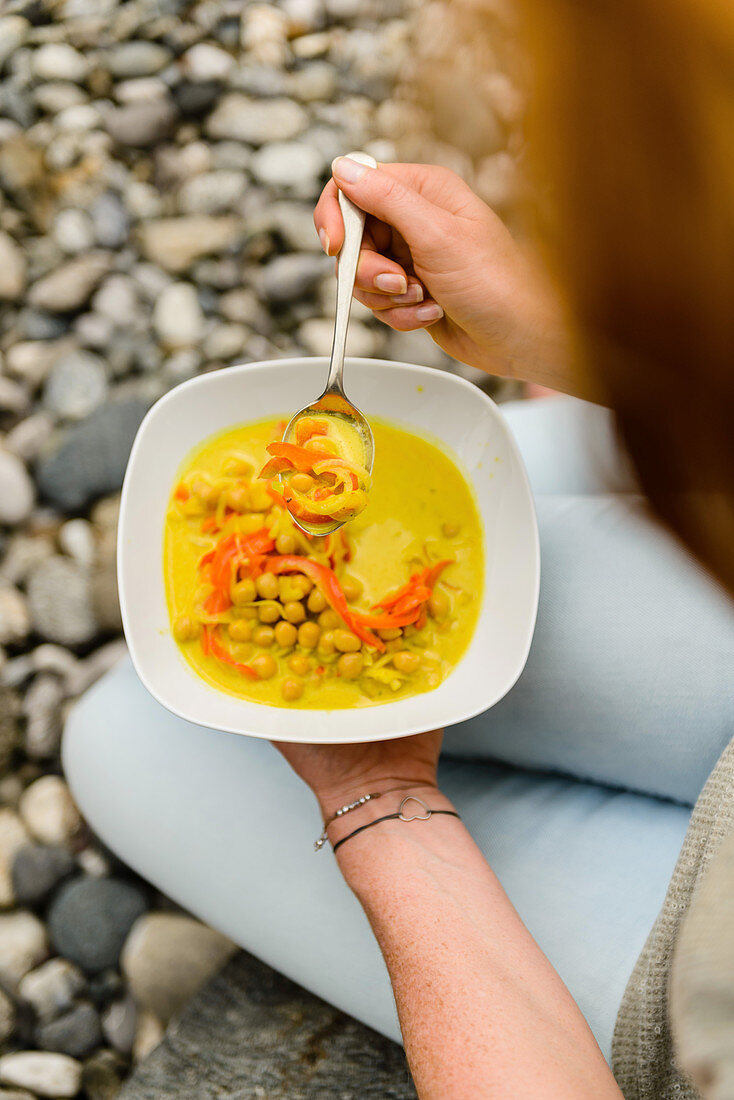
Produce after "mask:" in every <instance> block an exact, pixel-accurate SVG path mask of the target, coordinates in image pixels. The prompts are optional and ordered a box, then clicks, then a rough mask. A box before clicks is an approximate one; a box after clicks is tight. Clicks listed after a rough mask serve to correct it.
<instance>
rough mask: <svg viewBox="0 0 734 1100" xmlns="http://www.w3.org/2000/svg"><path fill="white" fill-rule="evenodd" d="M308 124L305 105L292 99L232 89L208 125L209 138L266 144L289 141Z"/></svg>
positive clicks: (215, 110)
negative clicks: (254, 95) (257, 96)
mask: <svg viewBox="0 0 734 1100" xmlns="http://www.w3.org/2000/svg"><path fill="white" fill-rule="evenodd" d="M307 125H308V115H307V114H306V112H305V111H304V109H303V107H301V106H299V104H298V103H294V102H293V100H291V99H279V98H275V99H250V98H249V97H248V96H244V95H240V94H239V93H238V92H231V93H230V94H229V95H226V96H224V98H223V99H222V100H220V102H219V104H218V106H217V107H216V108H215V109H214V111H213V112H212V114H211V115H210V116H209V119H208V121H207V124H206V130H207V133H208V135H209V137H212V138H225V139H231V140H232V141H246V142H247V143H248V144H249V145H264V144H269V143H270V142H272V141H288V140H289V138H293V137H295V136H296V135H297V134H300V133H302V132H303V131H304V130H305V129H306V126H307Z"/></svg>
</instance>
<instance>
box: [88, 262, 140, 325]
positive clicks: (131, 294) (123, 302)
mask: <svg viewBox="0 0 734 1100" xmlns="http://www.w3.org/2000/svg"><path fill="white" fill-rule="evenodd" d="M92 308H93V309H94V310H96V311H97V312H98V313H99V314H101V315H102V316H103V317H104V318H105V320H107V321H110V322H111V323H112V324H113V325H118V326H120V327H122V326H125V327H131V328H132V327H135V326H136V325H137V324H138V322H139V321H140V301H139V299H138V291H137V287H136V284H135V280H134V279H131V278H130V276H129V275H109V276H108V277H107V278H106V279H105V281H104V282H103V283H102V285H101V286H100V288H99V290H98V291H97V293H96V294H95V295H94V297H93V298H92ZM87 316H89V315H87Z"/></svg>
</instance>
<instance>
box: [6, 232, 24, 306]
mask: <svg viewBox="0 0 734 1100" xmlns="http://www.w3.org/2000/svg"><path fill="white" fill-rule="evenodd" d="M25 286H26V262H25V255H24V254H23V250H22V249H21V248H20V246H19V245H18V244H16V242H15V241H14V240H13V238H12V237H11V236H10V234H9V233H2V232H0V299H2V300H3V301H6V302H14V301H16V300H17V299H18V298H21V297H22V296H23V293H24V291H25Z"/></svg>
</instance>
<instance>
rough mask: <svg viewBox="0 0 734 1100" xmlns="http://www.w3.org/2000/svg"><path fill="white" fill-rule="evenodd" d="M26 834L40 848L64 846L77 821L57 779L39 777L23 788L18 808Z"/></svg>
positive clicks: (76, 812)
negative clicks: (56, 845) (33, 839)
mask: <svg viewBox="0 0 734 1100" xmlns="http://www.w3.org/2000/svg"><path fill="white" fill-rule="evenodd" d="M18 810H19V812H20V816H21V817H22V818H23V821H24V822H25V825H26V827H27V828H28V830H29V832H31V833H32V834H33V836H34V837H36V839H37V840H40V841H41V842H42V843H43V844H60V845H66V844H68V842H69V841H70V840H71V838H72V837H73V836H74V834H75V833H76V832H77V831H78V829H79V826H80V825H81V817H80V815H79V810H78V809H77V807H76V803H75V802H74V799H73V798H72V797H71V793H70V791H69V788H68V787H67V785H66V783H65V782H64V780H63V779H62V778H61V777H60V776H58V775H42V776H41V777H40V779H36V780H34V782H33V783H31V785H30V786H29V787H26V789H25V791H24V792H23V795H22V797H21V800H20V803H19V804H18Z"/></svg>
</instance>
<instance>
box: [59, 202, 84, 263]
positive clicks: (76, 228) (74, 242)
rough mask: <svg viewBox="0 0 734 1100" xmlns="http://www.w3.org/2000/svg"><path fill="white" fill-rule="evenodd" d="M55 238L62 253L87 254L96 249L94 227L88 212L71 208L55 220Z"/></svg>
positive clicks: (63, 211)
mask: <svg viewBox="0 0 734 1100" xmlns="http://www.w3.org/2000/svg"><path fill="white" fill-rule="evenodd" d="M53 238H54V240H55V241H56V243H57V245H58V246H59V248H60V249H61V251H62V252H68V253H71V254H75V253H77V252H87V251H88V250H89V249H90V248H93V247H94V226H93V225H92V222H91V219H90V217H89V215H88V214H87V213H86V211H84V210H77V209H76V208H75V207H72V206H70V207H67V208H66V209H65V210H60V211H59V212H58V214H57V215H56V217H55V218H54V224H53Z"/></svg>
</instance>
